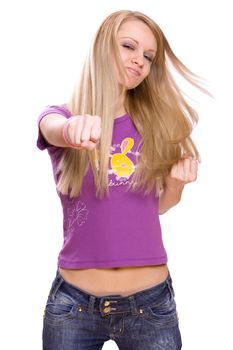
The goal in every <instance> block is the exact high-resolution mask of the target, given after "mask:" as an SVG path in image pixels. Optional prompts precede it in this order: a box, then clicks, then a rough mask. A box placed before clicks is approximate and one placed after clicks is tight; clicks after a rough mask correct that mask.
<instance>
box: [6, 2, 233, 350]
mask: <svg viewBox="0 0 233 350" xmlns="http://www.w3.org/2000/svg"><path fill="white" fill-rule="evenodd" d="M120 9H130V10H139V11H142V12H144V13H145V14H148V15H149V16H151V17H152V18H153V19H154V20H155V21H156V22H157V23H158V24H159V25H160V26H161V28H162V29H163V31H164V33H165V35H166V36H167V38H168V40H169V42H170V44H171V47H172V48H173V50H174V52H175V53H176V54H177V56H178V57H179V58H180V59H181V60H182V61H183V62H184V63H185V64H186V65H187V66H188V67H189V68H190V69H191V70H193V71H194V72H195V73H197V74H199V75H201V76H203V77H204V78H205V79H206V81H207V83H208V88H209V89H210V91H211V92H212V93H213V95H214V97H215V98H214V99H211V98H209V97H206V96H203V95H201V94H199V93H197V92H196V91H193V90H190V95H191V94H193V95H192V96H194V98H195V100H196V102H195V105H196V108H197V109H198V112H199V114H200V121H199V124H198V126H197V128H196V129H195V132H194V138H195V141H196V142H197V145H198V147H199V150H200V153H201V156H202V163H201V165H200V168H199V178H198V181H197V182H195V183H193V184H189V185H187V187H186V189H185V191H184V193H183V198H182V201H181V202H180V203H179V205H178V206H177V207H175V208H173V209H171V210H170V211H169V212H168V213H166V214H164V215H163V216H162V217H161V223H162V227H163V236H164V243H165V246H166V249H167V252H168V256H169V268H170V272H171V275H172V277H173V281H174V288H175V291H176V301H177V305H178V311H179V316H180V327H181V331H182V337H183V344H184V345H183V349H184V350H197V349H198V350H206V349H211V350H215V349H216V350H217V349H230V348H231V346H232V334H231V333H232V317H231V316H232V312H233V310H232V295H233V288H232V266H233V264H232V244H231V242H232V241H231V239H230V238H231V237H230V236H231V234H232V232H233V230H232V216H233V215H232V208H233V207H232V196H233V191H232V143H231V141H230V138H231V136H232V132H231V126H232V123H231V120H232V72H233V70H232V61H233V55H232V36H231V35H232V34H231V33H232V32H233V28H232V16H231V10H230V1H227V0H222V1H214V0H212V1H210V0H209V1H208V0H207V1H197V0H190V1H185V0H183V1H182V0H180V1H179V0H177V1H175V0H174V1H169V0H167V1H166V0H163V1H162V0H161V1H159V0H158V1H155V0H154V1H146V0H145V1H141V0H140V1H137V0H133V1H130V0H129V1H127V0H124V1H123V0H118V1H108V0H106V1H104V0H102V1H89V0H85V1H83V2H82V1H78V0H76V1H74V0H64V1H61V0H56V1H53V0H47V1H42V0H40V1H39V0H38V1H35V0H31V1H29V0H28V1H26V0H21V1H17V0H15V1H11V0H8V1H5V4H4V2H1V5H0V35H1V55H0V59H1V64H0V88H1V95H0V96H1V137H0V142H1V202H2V203H1V208H2V209H1V221H0V222H1V228H0V232H1V254H0V263H1V288H0V292H1V320H2V326H1V337H0V347H1V349H5V350H11V349H16V348H17V349H20V350H21V349H22V350H39V349H41V329H42V314H43V309H44V304H45V301H46V298H47V293H48V291H49V288H50V285H51V282H52V280H53V278H54V276H55V272H56V262H57V255H58V252H59V250H60V248H61V244H62V230H61V229H62V215H61V214H62V213H61V208H60V203H59V200H58V198H57V195H56V191H55V186H54V183H53V177H52V169H51V164H50V160H49V157H48V155H47V154H46V152H40V151H39V150H38V149H37V148H36V137H37V125H36V120H37V117H38V115H39V113H40V112H41V110H42V109H43V108H44V106H46V105H47V104H55V103H63V102H66V101H67V99H68V98H69V96H70V93H71V91H72V88H73V85H74V83H75V81H76V79H77V77H78V74H79V70H80V68H81V66H82V62H83V59H84V56H85V54H86V52H87V49H88V47H89V44H90V40H91V39H92V37H93V35H94V33H95V31H96V30H97V27H98V26H99V24H100V23H101V22H102V20H103V19H104V18H105V17H106V16H107V15H108V14H109V13H111V12H113V11H115V10H120ZM116 348H117V347H116V345H115V344H114V343H113V342H112V341H109V342H108V343H106V344H105V345H104V349H106V350H107V349H116ZM54 350H55V349H54Z"/></svg>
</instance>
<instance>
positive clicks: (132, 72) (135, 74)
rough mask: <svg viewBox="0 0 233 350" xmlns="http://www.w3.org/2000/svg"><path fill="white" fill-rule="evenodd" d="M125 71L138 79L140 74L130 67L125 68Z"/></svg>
mask: <svg viewBox="0 0 233 350" xmlns="http://www.w3.org/2000/svg"><path fill="white" fill-rule="evenodd" d="M126 69H127V71H128V72H130V73H131V74H132V75H134V76H136V77H140V75H141V73H140V72H139V71H138V70H136V69H134V68H131V67H126Z"/></svg>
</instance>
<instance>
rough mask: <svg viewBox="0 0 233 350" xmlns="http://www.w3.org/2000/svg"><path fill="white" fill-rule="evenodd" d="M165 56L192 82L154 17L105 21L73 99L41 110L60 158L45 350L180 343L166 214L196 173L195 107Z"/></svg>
mask: <svg viewBox="0 0 233 350" xmlns="http://www.w3.org/2000/svg"><path fill="white" fill-rule="evenodd" d="M168 62H170V63H171V64H172V65H173V67H174V68H175V69H176V70H177V71H178V72H179V73H180V74H181V75H182V76H183V77H184V78H185V79H186V80H188V81H189V82H190V83H191V84H193V85H195V86H196V87H199V86H198V84H197V83H196V80H195V75H194V74H192V73H191V72H190V71H189V70H188V69H187V68H186V67H185V66H184V65H183V64H182V63H181V62H180V61H179V59H178V58H177V57H176V56H175V54H174V53H173V51H172V50H171V48H170V46H169V44H168V42H167V40H166V38H165V36H164V34H163V32H162V31H161V29H160V28H159V26H158V25H157V24H156V23H155V22H154V21H153V20H152V19H150V18H149V17H148V16H146V15H144V14H142V13H139V12H132V11H118V12H115V13H113V14H111V15H110V16H108V17H107V18H106V20H105V21H104V22H103V23H102V25H101V26H100V28H99V30H98V31H97V34H96V36H95V39H94V41H93V45H92V47H91V50H90V54H89V56H88V58H87V60H86V62H85V65H84V68H83V72H82V76H81V79H80V82H79V85H78V87H77V88H76V89H75V91H74V94H73V96H72V99H71V101H70V103H68V104H66V105H61V106H48V107H47V108H46V109H45V110H44V111H43V112H42V113H41V115H40V117H39V129H40V133H39V138H38V147H39V148H40V149H45V148H46V149H47V150H48V152H49V155H50V157H51V161H52V164H53V171H54V177H55V182H56V185H57V191H58V194H59V197H60V199H61V204H62V207H63V213H64V244H63V247H62V249H61V252H60V254H59V258H58V271H57V276H56V278H55V280H54V282H53V285H52V288H51V290H50V293H49V297H48V300H47V304H46V310H45V316H44V328H43V349H44V350H54V349H56V350H73V349H82V350H84V349H101V348H102V346H103V344H104V343H105V342H106V341H107V340H109V339H112V340H114V341H115V342H116V343H117V345H118V346H119V348H120V349H125V350H126V349H134V350H137V349H147V350H149V349H164V350H165V349H181V336H180V331H179V325H178V318H177V313H176V304H175V300H174V291H173V287H172V280H171V276H170V274H169V271H168V266H167V254H166V251H165V248H164V246H163V241H162V233H161V227H160V223H159V214H163V213H165V212H166V211H167V210H169V209H170V208H171V207H173V206H174V205H176V204H177V203H178V202H179V201H180V199H181V194H182V191H183V188H184V186H185V185H186V184H187V183H190V182H192V181H195V180H196V177H197V168H198V160H199V154H198V151H197V149H196V147H195V144H194V143H193V141H192V139H191V136H190V135H191V132H192V129H193V126H194V124H195V123H196V122H197V113H196V112H195V111H194V110H193V109H192V108H191V107H190V106H189V105H188V103H187V102H186V101H185V99H184V98H183V96H182V94H181V92H180V90H179V88H178V87H177V85H176V83H175V81H174V79H173V77H172V74H171V72H170V70H169V68H168Z"/></svg>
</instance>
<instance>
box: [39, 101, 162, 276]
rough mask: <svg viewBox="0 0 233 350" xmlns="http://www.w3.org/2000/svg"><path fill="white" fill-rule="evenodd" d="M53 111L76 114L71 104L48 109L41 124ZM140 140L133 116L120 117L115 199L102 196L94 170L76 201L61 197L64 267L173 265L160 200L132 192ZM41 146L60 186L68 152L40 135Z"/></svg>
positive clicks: (112, 184)
mask: <svg viewBox="0 0 233 350" xmlns="http://www.w3.org/2000/svg"><path fill="white" fill-rule="evenodd" d="M50 113H58V114H62V115H63V116H65V117H66V118H69V117H70V116H71V114H70V112H69V111H68V110H67V109H66V107H65V105H62V106H48V107H47V108H46V109H45V110H44V111H43V112H42V113H41V115H40V117H39V123H40V121H41V119H42V118H43V117H44V116H45V115H47V114H50ZM140 141H141V136H140V135H139V133H138V131H137V129H136V127H135V125H134V124H133V122H132V120H131V118H130V116H129V115H128V114H125V115H123V116H121V117H119V118H117V119H115V120H114V128H113V136H112V148H111V151H110V155H109V169H108V174H109V197H106V198H104V199H98V198H96V196H95V188H94V179H93V174H92V171H91V168H90V169H89V171H88V172H87V174H86V176H85V178H84V181H83V187H82V192H81V194H79V195H78V196H77V197H75V198H70V197H69V196H68V195H62V194H61V193H58V195H59V197H60V199H61V204H62V207H63V214H64V225H63V227H64V243H63V247H62V249H61V251H60V254H59V257H58V266H60V267H63V268H76V269H77V268H111V267H121V266H145V265H160V264H164V263H166V262H167V254H166V251H165V249H164V246H163V241H162V234H161V227H160V221H159V215H158V206H159V199H158V197H156V196H155V194H150V195H147V196H144V195H143V194H142V193H139V192H138V193H135V192H134V193H133V192H131V191H127V187H128V186H127V185H128V184H129V182H130V181H131V179H132V176H133V173H134V171H135V168H136V159H137V155H138V147H139V142H140ZM37 146H38V147H39V148H40V149H42V150H43V149H47V150H48V153H49V155H50V158H51V161H52V165H53V172H54V179H55V182H57V180H58V176H59V175H58V171H57V165H58V162H59V160H60V158H61V155H62V150H63V149H62V148H59V147H55V146H52V145H49V144H48V143H47V142H46V140H45V139H44V138H43V136H42V134H41V132H40V131H39V137H38V141H37ZM77 152H81V151H77Z"/></svg>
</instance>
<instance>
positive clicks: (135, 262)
mask: <svg viewBox="0 0 233 350" xmlns="http://www.w3.org/2000/svg"><path fill="white" fill-rule="evenodd" d="M167 260H168V259H167V257H161V258H150V259H148V258H146V259H127V260H121V261H118V260H111V261H79V262H68V261H65V260H62V259H59V260H58V267H60V268H66V269H79V268H111V267H123V266H146V265H163V264H166V263H167Z"/></svg>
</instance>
